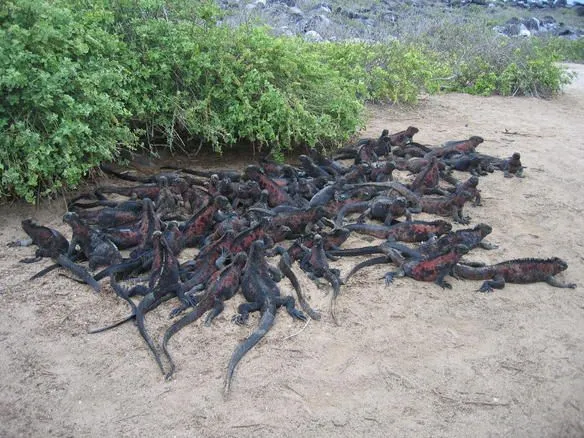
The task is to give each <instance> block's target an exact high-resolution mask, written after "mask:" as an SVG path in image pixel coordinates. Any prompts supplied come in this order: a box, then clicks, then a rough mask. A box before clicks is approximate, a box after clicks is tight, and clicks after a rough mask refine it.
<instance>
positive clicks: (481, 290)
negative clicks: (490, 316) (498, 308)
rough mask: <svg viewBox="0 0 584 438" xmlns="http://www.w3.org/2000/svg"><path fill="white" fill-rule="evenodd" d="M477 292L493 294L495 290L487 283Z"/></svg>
mask: <svg viewBox="0 0 584 438" xmlns="http://www.w3.org/2000/svg"><path fill="white" fill-rule="evenodd" d="M477 292H483V293H489V292H493V288H492V287H491V285H490V284H489V283H487V282H485V283H483V285H482V286H481V287H480V288H479V289H477Z"/></svg>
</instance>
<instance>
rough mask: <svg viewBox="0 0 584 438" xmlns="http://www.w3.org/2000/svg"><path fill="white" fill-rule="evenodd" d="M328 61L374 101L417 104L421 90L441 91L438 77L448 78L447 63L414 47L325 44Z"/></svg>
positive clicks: (384, 44) (394, 44) (325, 56)
mask: <svg viewBox="0 0 584 438" xmlns="http://www.w3.org/2000/svg"><path fill="white" fill-rule="evenodd" d="M318 47H319V48H320V50H321V51H322V54H323V56H324V58H325V59H326V61H327V62H328V63H330V64H331V65H332V66H333V67H334V68H336V69H337V70H339V71H340V72H341V74H343V75H344V76H345V77H346V78H347V79H348V80H349V81H351V82H352V83H354V84H357V85H358V86H359V89H358V91H359V95H360V96H361V97H362V98H363V99H365V100H368V101H373V102H388V101H390V102H394V103H414V102H416V100H417V98H418V94H419V93H420V90H426V91H429V92H434V91H437V89H438V87H439V83H438V82H437V81H436V78H440V77H444V76H447V75H448V71H449V70H448V67H447V65H446V64H444V63H443V62H441V61H439V60H438V57H437V56H436V55H435V54H434V53H431V52H428V51H426V50H424V49H423V48H422V47H420V46H416V45H414V44H403V43H400V42H399V41H390V42H387V43H368V42H342V43H323V44H319V45H318Z"/></svg>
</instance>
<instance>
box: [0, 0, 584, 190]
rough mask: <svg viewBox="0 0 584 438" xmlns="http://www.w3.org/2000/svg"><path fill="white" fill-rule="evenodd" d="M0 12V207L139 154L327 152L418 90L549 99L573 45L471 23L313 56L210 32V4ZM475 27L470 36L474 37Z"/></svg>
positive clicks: (75, 3) (577, 54) (308, 49)
mask: <svg viewBox="0 0 584 438" xmlns="http://www.w3.org/2000/svg"><path fill="white" fill-rule="evenodd" d="M5 4H6V6H7V7H5V8H3V9H2V10H0V93H1V95H2V96H4V97H5V98H4V99H3V100H2V101H0V198H9V197H21V198H25V199H26V200H28V201H33V200H35V199H37V198H38V197H39V196H44V195H48V194H51V193H54V192H55V191H57V190H59V189H60V188H61V187H64V186H74V185H75V184H77V183H78V182H79V180H80V179H81V178H82V177H83V176H84V175H85V174H87V172H88V170H89V169H91V168H92V167H94V166H96V165H98V164H99V163H100V162H101V161H104V160H111V159H112V158H114V157H116V156H117V154H118V153H119V151H120V150H121V148H133V147H136V146H137V145H138V144H140V143H141V144H143V145H145V146H147V147H148V146H149V147H152V148H154V147H158V146H160V145H164V146H167V147H171V148H172V147H181V148H183V149H192V148H198V147H200V145H207V146H208V147H211V148H212V149H214V150H215V151H217V152H221V151H222V150H223V149H224V148H225V147H229V146H230V145H233V144H235V143H239V142H242V143H247V144H250V146H253V147H256V148H262V147H263V148H266V149H269V150H271V151H272V153H273V154H274V156H276V157H280V156H281V154H282V153H283V152H284V151H285V150H287V149H289V148H292V147H294V146H297V145H308V146H320V147H327V146H335V145H338V144H341V143H343V142H345V141H346V140H347V139H348V138H349V137H350V136H351V135H352V134H353V133H354V132H355V131H356V130H357V129H359V128H360V127H361V126H362V123H363V118H362V117H363V104H364V103H365V102H366V101H378V102H381V101H391V102H405V103H410V102H415V101H416V99H417V96H418V94H419V92H420V91H421V90H426V91H428V92H435V91H438V90H440V89H450V90H457V91H464V92H469V93H476V94H493V93H499V94H506V95H511V94H529V95H539V96H547V95H551V94H553V93H556V92H557V91H559V90H560V88H561V86H562V84H564V83H565V82H566V81H567V79H568V78H567V76H566V74H565V73H564V72H563V70H562V69H560V68H558V67H557V66H556V65H555V64H554V62H553V61H555V60H558V59H571V58H578V59H582V57H584V56H583V55H582V53H581V52H582V44H581V43H573V44H568V43H564V42H559V41H556V40H550V41H547V42H544V43H541V44H539V43H536V44H533V43H530V42H528V41H519V42H518V41H516V40H503V39H501V38H498V37H496V35H494V34H492V33H489V32H484V31H482V32H478V33H477V29H478V27H477V26H478V24H477V23H476V22H459V21H457V22H453V23H449V22H444V20H459V18H456V17H454V18H444V17H442V18H441V19H442V23H440V22H436V23H435V25H428V23H426V24H425V26H424V27H423V28H420V30H417V28H416V27H415V26H410V27H408V32H409V33H403V35H400V41H399V42H398V41H389V42H385V43H370V42H360V41H351V42H340V43H314V42H307V41H304V40H303V39H300V38H289V37H274V36H272V35H271V33H270V30H269V29H267V28H262V27H253V28H249V27H240V28H229V27H227V26H222V25H219V24H216V23H217V22H218V21H219V19H220V15H221V14H220V11H219V9H218V8H217V7H216V6H215V2H213V1H211V0H205V1H196V2H193V1H191V0H168V1H165V0H96V1H93V2H87V1H86V0H68V1H65V0H36V1H32V0H18V1H17V0H12V1H8V2H6V3H5ZM479 24H480V23H479Z"/></svg>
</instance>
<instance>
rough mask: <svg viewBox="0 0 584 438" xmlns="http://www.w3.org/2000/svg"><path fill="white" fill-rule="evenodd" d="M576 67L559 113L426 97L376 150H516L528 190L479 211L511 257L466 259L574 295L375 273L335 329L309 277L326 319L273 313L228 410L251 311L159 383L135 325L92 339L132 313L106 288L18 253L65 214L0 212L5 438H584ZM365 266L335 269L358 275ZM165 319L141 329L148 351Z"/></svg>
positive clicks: (394, 122)
mask: <svg viewBox="0 0 584 438" xmlns="http://www.w3.org/2000/svg"><path fill="white" fill-rule="evenodd" d="M570 68H572V69H573V70H576V71H578V72H579V73H580V77H579V79H577V80H576V81H575V82H574V83H573V84H572V85H571V86H570V87H568V88H567V89H566V92H565V94H564V95H562V96H560V97H558V98H557V99H554V100H549V101H548V100H538V99H531V98H502V97H490V98H484V97H473V96H467V95H461V94H450V95H445V96H435V97H429V98H427V99H425V100H424V101H423V102H421V105H420V106H418V107H416V108H415V109H413V110H404V109H395V108H388V107H378V108H372V109H371V110H372V118H371V121H370V123H369V125H368V127H367V131H366V132H365V135H378V133H379V132H380V131H381V130H382V129H383V128H389V129H390V131H398V130H401V129H403V128H405V127H407V126H408V125H414V126H417V127H419V128H420V133H419V134H418V135H417V136H416V140H417V141H419V142H422V143H430V144H439V143H441V142H443V141H446V140H451V139H460V138H466V137H468V136H470V135H480V136H483V137H484V138H485V140H486V141H485V143H483V144H482V145H481V146H480V150H481V151H484V152H486V153H490V154H494V155H498V156H509V155H511V153H512V152H514V151H519V152H521V154H522V161H523V164H524V165H525V166H528V169H527V170H526V172H525V173H526V178H525V179H522V180H520V179H516V178H514V179H506V178H503V176H502V174H501V173H500V172H499V173H495V174H492V175H489V176H487V177H485V178H483V179H481V183H480V186H479V187H480V188H482V193H483V203H484V206H483V207H477V208H472V207H469V208H468V210H467V213H470V215H471V216H472V219H473V220H472V223H473V224H476V223H478V222H486V223H488V224H490V225H492V226H493V228H494V231H493V233H492V235H491V236H489V238H488V240H489V241H490V242H493V243H497V244H499V245H500V249H498V250H495V251H491V252H486V251H481V250H475V251H473V252H472V253H471V254H470V255H469V256H467V259H472V260H478V261H484V262H497V261H502V260H506V259H511V258H516V257H527V256H533V257H549V256H559V257H562V258H563V259H565V260H566V261H568V263H569V265H570V266H569V268H568V270H567V271H566V272H564V273H563V274H561V275H559V278H560V279H563V280H566V281H569V282H576V283H578V284H579V288H577V289H575V290H569V289H555V288H552V287H550V286H548V285H546V284H543V283H539V284H533V285H507V287H506V288H505V289H504V290H502V291H497V292H495V293H493V294H480V293H476V292H474V291H475V290H476V289H477V288H478V286H479V285H480V283H479V282H463V281H456V280H452V283H453V286H454V287H453V289H452V290H442V289H441V288H440V287H438V286H436V285H434V284H426V283H418V282H414V281H413V280H410V279H407V278H406V279H397V280H396V281H395V284H394V285H393V286H392V287H390V288H386V287H385V286H384V285H383V283H382V281H381V280H379V277H380V276H381V275H382V274H383V273H384V272H385V271H387V270H388V267H387V266H382V267H379V268H377V269H375V268H370V269H368V270H364V271H362V272H361V273H359V274H357V275H356V276H355V277H354V278H353V280H352V281H351V282H350V284H349V285H348V286H345V287H344V288H343V289H342V295H341V297H340V298H339V303H338V314H339V318H340V320H341V325H340V326H339V327H337V326H334V325H333V324H332V322H331V320H330V318H329V317H328V316H327V315H326V309H327V303H328V296H326V295H325V292H327V291H328V289H326V288H325V289H323V290H321V289H318V288H317V287H316V286H315V285H314V283H312V282H311V281H310V280H308V279H307V278H306V277H305V276H303V275H302V274H300V277H301V281H302V284H303V286H304V288H305V290H306V292H307V294H308V296H309V299H310V300H311V302H312V303H313V305H314V306H315V307H317V308H320V309H323V310H324V312H323V313H324V314H325V315H324V318H323V320H321V321H311V322H309V323H308V325H305V324H304V323H301V322H298V321H293V320H292V319H291V318H290V317H289V316H288V315H286V314H285V312H283V311H282V310H280V312H279V314H278V315H277V318H276V324H275V326H274V328H273V329H272V330H271V332H270V333H269V334H268V336H267V337H266V339H265V340H264V341H262V342H261V343H260V344H259V345H258V346H256V348H254V349H253V350H252V351H251V352H250V353H248V355H247V356H246V357H245V358H244V359H243V361H242V362H241V363H240V366H239V368H238V369H237V371H236V375H235V379H234V382H233V388H232V393H231V396H230V397H229V399H228V400H224V399H223V397H222V393H221V389H222V383H223V377H224V373H225V368H226V365H227V362H228V360H229V358H230V356H231V353H232V351H233V349H234V347H235V346H236V344H237V343H238V342H239V341H241V340H242V339H244V338H245V337H246V336H247V335H248V334H249V333H250V332H251V330H253V328H254V327H255V324H256V323H257V317H253V318H252V319H251V320H250V323H249V325H248V326H247V327H239V326H236V325H234V324H232V323H231V322H230V320H231V316H232V315H233V314H234V313H235V306H236V305H237V304H238V303H239V302H241V298H240V297H237V298H236V299H234V300H232V301H231V302H229V303H228V305H227V308H226V310H225V312H224V313H223V314H222V315H221V316H220V317H219V318H217V319H216V320H215V322H214V324H213V326H212V327H203V326H202V325H201V324H196V325H194V326H190V327H188V328H187V329H185V330H183V331H182V332H180V333H179V334H178V335H176V336H175V337H174V338H173V340H172V341H171V344H170V348H171V350H172V352H173V353H174V357H175V361H176V362H177V366H178V369H177V372H176V374H175V378H174V379H173V380H172V381H170V382H166V381H164V379H163V378H162V377H161V376H160V374H159V372H158V371H157V368H156V365H155V363H154V361H153V360H152V358H151V356H150V354H149V352H148V351H147V349H146V347H145V345H144V343H143V341H142V340H141V338H140V337H139V335H138V332H137V330H136V328H135V327H134V326H133V325H132V324H127V325H126V326H123V327H120V328H118V329H115V330H112V331H110V332H106V333H102V334H96V335H88V334H86V329H87V328H88V327H90V326H99V325H102V324H103V323H105V322H109V321H112V320H114V319H116V318H117V317H119V316H122V315H125V314H126V313H127V311H128V309H127V306H126V305H125V304H124V303H122V302H120V300H119V299H117V298H116V297H115V295H114V294H113V292H112V291H111V290H110V289H109V288H107V287H106V288H105V290H104V292H103V293H102V294H100V295H96V294H94V293H92V292H91V290H90V289H89V288H88V287H84V286H81V285H78V284H76V283H73V282H72V281H71V280H69V279H67V278H63V277H62V276H59V275H57V274H56V273H51V274H49V275H47V276H46V277H45V278H44V279H41V280H38V281H34V282H31V281H28V280H27V278H28V277H29V276H30V275H31V274H32V273H34V272H36V271H37V270H39V269H40V268H42V267H44V266H46V265H47V264H48V263H49V262H48V261H44V262H42V263H39V264H36V265H23V264H20V263H18V260H19V259H21V258H24V257H28V256H30V255H31V253H32V249H29V248H18V249H13V248H7V247H6V243H8V242H9V241H10V240H12V239H13V238H14V237H22V236H23V232H22V231H21V230H20V221H21V220H22V219H23V218H25V217H29V216H35V217H36V218H37V219H38V220H40V221H42V222H44V223H47V224H49V225H51V226H54V227H56V228H58V229H60V230H61V231H63V232H65V233H68V230H67V228H66V227H64V226H63V224H62V223H61V216H62V214H63V211H64V206H63V202H62V200H57V201H53V202H52V203H50V204H45V205H43V206H42V208H40V209H35V208H34V207H30V206H25V205H21V204H15V205H10V206H7V205H4V206H2V207H0V217H1V218H2V228H1V229H0V248H2V251H1V253H0V309H2V310H1V313H2V315H1V316H0V436H2V437H20V436H66V437H80V436H91V437H104V436H112V437H113V436H124V437H134V436H136V437H137V436H139V437H160V436H164V437H166V436H169V437H171V436H177V437H183V436H221V437H225V436H254V437H258V436H359V435H367V436H396V437H398V436H416V437H440V436H445V437H468V436H474V437H495V436H513V437H535V436H537V437H582V436H584V271H583V269H582V267H583V261H584V259H583V257H582V255H581V254H582V247H583V245H584V244H583V242H584V219H583V216H582V213H583V209H584V180H583V179H582V172H583V171H584V151H583V148H584V144H583V140H582V139H583V138H584V126H583V121H584V66H581V65H571V66H570ZM506 130H508V132H511V133H512V134H510V133H506V132H505V131H506ZM199 164H200V163H199ZM196 165H197V163H192V166H196ZM350 243H351V246H362V245H363V244H366V243H367V242H365V241H364V240H362V239H358V238H354V239H352V241H351V242H350ZM357 261H358V259H349V260H347V259H345V260H343V261H342V262H337V263H336V264H335V265H336V266H337V267H339V268H340V269H341V270H342V271H343V272H344V273H346V272H347V270H348V269H350V267H351V266H352V265H353V264H355V263H356V262H357ZM282 291H283V293H291V291H292V288H291V286H290V285H289V284H288V283H287V282H286V283H282ZM170 308H171V305H170V303H168V305H166V306H162V307H160V308H159V309H157V310H156V311H154V312H152V313H151V314H149V315H148V318H147V324H148V326H149V328H150V330H151V332H152V333H153V334H154V335H155V337H156V338H159V337H160V336H161V334H162V333H163V331H164V328H165V327H166V326H168V319H167V315H168V311H169V310H170Z"/></svg>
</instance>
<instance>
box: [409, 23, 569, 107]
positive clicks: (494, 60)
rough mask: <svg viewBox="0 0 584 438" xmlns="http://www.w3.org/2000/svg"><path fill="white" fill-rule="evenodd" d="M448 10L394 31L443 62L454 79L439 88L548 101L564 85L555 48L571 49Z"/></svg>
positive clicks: (558, 49) (564, 73) (564, 78)
mask: <svg viewBox="0 0 584 438" xmlns="http://www.w3.org/2000/svg"><path fill="white" fill-rule="evenodd" d="M449 12H450V13H443V12H437V11H435V12H434V13H433V15H432V16H425V17H423V18H420V17H410V19H409V20H408V19H404V20H402V22H401V24H400V27H399V29H398V30H399V32H400V38H402V39H403V40H404V41H409V42H411V43H412V44H418V45H421V46H422V47H425V48H426V50H427V51H430V52H434V53H435V54H437V55H440V56H442V58H443V59H444V60H445V62H447V63H448V65H449V67H450V69H451V71H452V72H453V75H452V80H451V81H449V82H445V83H444V84H443V86H444V88H445V89H447V90H450V91H462V92H465V93H471V94H480V95H491V94H502V95H528V96H541V97H548V96H552V95H554V94H556V93H558V92H559V91H560V90H561V88H562V87H563V85H565V84H566V83H568V82H569V80H570V75H569V74H568V73H567V72H566V71H565V69H563V68H562V67H561V66H559V65H557V63H556V62H557V61H559V60H561V59H562V57H561V56H559V53H560V48H565V47H572V46H571V45H568V44H567V43H559V42H555V44H556V46H553V45H546V44H545V43H543V42H542V41H541V40H540V39H538V38H509V37H506V36H502V35H500V34H498V33H497V32H495V31H494V30H493V29H492V23H491V22H490V21H489V17H488V16H487V15H486V14H480V13H478V14H470V13H469V14H463V13H461V12H454V11H449ZM573 47H578V45H577V44H575V45H574V46H573ZM564 50H566V49H564Z"/></svg>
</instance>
